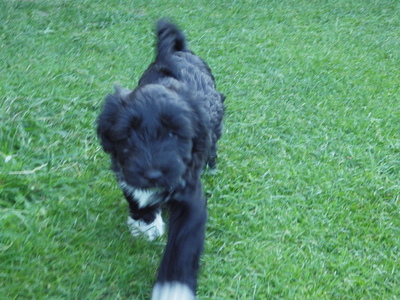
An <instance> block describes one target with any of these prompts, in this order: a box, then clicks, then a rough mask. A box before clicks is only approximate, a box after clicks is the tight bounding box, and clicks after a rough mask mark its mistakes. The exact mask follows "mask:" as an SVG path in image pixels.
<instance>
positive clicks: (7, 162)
mask: <svg viewBox="0 0 400 300" xmlns="http://www.w3.org/2000/svg"><path fill="white" fill-rule="evenodd" d="M399 11H400V2H399V1H395V0H393V1H388V0H384V1H372V0H371V1H361V0H356V1H345V0H326V1H303V0H296V1H291V0H283V1H255V0H254V1H250V0H249V1H222V0H221V1H202V0H199V1H187V0H180V1H160V0H155V1H132V0H109V1H101V0H98V1H89V0H86V1H73V0H71V1H67V0H51V1H50V0H37V1H27V0H19V1H12V0H10V1H6V0H0V122H1V123H0V228H1V230H0V298H1V299H149V297H150V291H151V287H152V284H153V282H154V278H155V274H156V270H157V266H158V264H159V260H160V258H161V255H162V251H163V245H164V243H165V239H161V240H158V241H157V242H154V243H149V242H147V241H145V240H144V239H140V238H139V239H136V240H135V239H133V238H131V236H130V235H129V232H128V230H127V227H126V225H125V221H126V211H127V208H126V205H125V202H124V199H123V198H122V195H121V192H120V191H119V190H118V188H117V185H116V184H115V182H114V178H113V175H112V174H111V172H110V171H109V162H108V157H107V156H106V155H105V154H104V153H103V152H102V151H101V149H100V147H99V145H98V141H97V138H96V135H95V120H96V117H97V115H98V113H99V110H100V107H101V103H102V100H103V99H104V96H105V95H106V94H107V93H109V92H111V91H112V86H113V84H119V85H122V86H125V87H134V86H135V82H136V81H137V79H138V78H139V76H140V74H141V73H142V72H143V71H144V69H145V68H146V67H147V65H148V64H149V63H150V62H151V60H152V58H153V53H154V49H153V44H154V34H153V28H154V22H155V20H157V19H158V18H159V17H162V16H170V17H172V18H173V19H175V20H176V21H177V22H178V24H179V25H180V26H181V27H182V28H183V29H184V30H185V32H186V33H187V36H188V38H189V41H190V45H191V48H192V49H193V50H194V51H195V52H196V53H198V54H199V55H201V56H202V57H204V58H205V59H206V60H207V62H208V63H209V65H210V66H211V68H212V69H213V71H214V74H215V77H216V79H217V84H218V87H219V89H220V90H221V91H222V92H224V93H225V94H226V95H227V101H226V104H227V115H226V119H225V133H224V136H223V139H222V140H221V143H220V156H219V165H218V172H217V174H216V175H210V174H206V175H205V176H204V182H205V189H206V194H207V196H208V199H209V222H208V230H207V242H206V250H205V254H204V256H203V259H202V271H201V273H200V277H199V290H198V294H199V299H214V300H224V299H257V300H264V299H398V297H400V262H399V257H400V242H399V236H400V200H399V195H400V177H399V175H400V92H399V85H400V76H399V70H400V34H399V28H400V19H399V18H398V12H399Z"/></svg>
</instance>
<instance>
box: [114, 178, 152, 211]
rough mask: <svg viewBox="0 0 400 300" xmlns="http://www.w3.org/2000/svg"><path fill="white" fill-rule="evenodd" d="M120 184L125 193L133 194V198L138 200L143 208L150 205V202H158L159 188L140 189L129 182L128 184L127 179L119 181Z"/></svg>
mask: <svg viewBox="0 0 400 300" xmlns="http://www.w3.org/2000/svg"><path fill="white" fill-rule="evenodd" d="M119 186H120V187H121V189H122V190H124V192H125V193H127V194H129V195H131V196H133V198H134V199H135V200H136V202H137V204H138V206H139V208H143V207H146V206H149V205H150V204H152V203H154V202H157V200H158V199H157V197H158V195H157V192H159V190H158V189H151V190H139V189H136V188H134V187H132V186H130V185H129V184H127V183H126V182H125V181H122V180H121V181H119Z"/></svg>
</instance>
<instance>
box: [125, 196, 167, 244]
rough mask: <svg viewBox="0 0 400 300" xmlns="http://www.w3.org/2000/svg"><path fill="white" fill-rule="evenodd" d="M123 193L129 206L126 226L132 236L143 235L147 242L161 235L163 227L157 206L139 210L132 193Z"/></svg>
mask: <svg viewBox="0 0 400 300" xmlns="http://www.w3.org/2000/svg"><path fill="white" fill-rule="evenodd" d="M123 192H124V195H125V198H126V200H127V201H128V204H129V216H128V222H127V224H128V227H129V230H130V232H131V234H132V236H134V237H137V236H140V235H145V236H146V237H147V239H148V240H150V241H152V240H154V239H155V238H157V237H159V236H161V235H163V234H164V231H165V229H164V227H165V225H164V222H163V220H162V217H161V209H160V207H159V205H158V204H154V205H150V206H146V207H143V208H141V207H140V206H139V204H138V200H137V199H135V198H134V196H133V194H132V193H128V192H127V191H126V190H123Z"/></svg>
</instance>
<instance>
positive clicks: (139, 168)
mask: <svg viewBox="0 0 400 300" xmlns="http://www.w3.org/2000/svg"><path fill="white" fill-rule="evenodd" d="M195 98H196V97H193V95H192V94H191V93H190V92H188V91H187V90H185V89H184V88H182V87H181V86H180V85H176V84H175V85H171V86H170V87H168V88H167V87H165V86H163V85H158V84H149V85H145V86H142V87H140V88H138V89H136V90H135V91H133V92H130V93H126V92H125V91H121V90H117V91H116V93H115V94H113V95H109V96H108V97H107V98H106V102H105V105H104V108H103V112H102V114H101V115H100V117H99V125H98V134H99V136H100V139H101V143H102V146H103V148H104V150H105V151H106V152H108V153H110V154H111V156H112V157H113V160H114V162H116V164H117V167H118V169H119V172H120V175H121V176H122V177H123V178H122V179H123V180H124V181H125V182H126V183H127V184H129V185H130V186H132V187H135V188H139V189H151V188H162V189H172V188H174V187H177V186H178V185H181V184H185V181H186V180H187V177H188V176H191V175H190V174H191V173H193V172H197V171H198V170H200V169H202V168H203V167H204V163H205V159H206V157H207V151H208V149H209V143H210V135H209V132H208V128H209V125H208V123H209V118H208V116H207V115H206V114H205V113H204V110H203V109H202V108H201V105H200V103H201V99H195Z"/></svg>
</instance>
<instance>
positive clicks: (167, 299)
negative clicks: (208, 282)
mask: <svg viewBox="0 0 400 300" xmlns="http://www.w3.org/2000/svg"><path fill="white" fill-rule="evenodd" d="M195 299H196V296H195V295H194V294H193V292H192V291H191V289H190V288H189V287H188V286H187V285H186V284H184V283H180V282H166V283H157V284H156V285H155V286H154V288H153V294H152V296H151V300H195Z"/></svg>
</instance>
